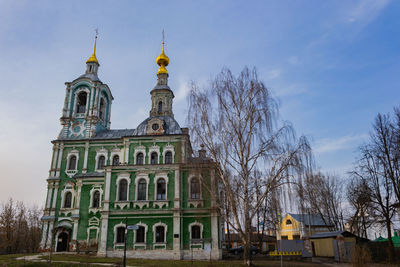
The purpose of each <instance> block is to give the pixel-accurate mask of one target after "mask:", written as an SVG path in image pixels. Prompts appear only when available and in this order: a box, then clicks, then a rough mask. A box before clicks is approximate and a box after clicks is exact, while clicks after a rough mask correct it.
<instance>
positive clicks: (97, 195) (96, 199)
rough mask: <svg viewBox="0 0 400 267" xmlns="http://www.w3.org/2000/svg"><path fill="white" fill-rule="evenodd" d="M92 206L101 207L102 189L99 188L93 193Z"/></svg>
mask: <svg viewBox="0 0 400 267" xmlns="http://www.w3.org/2000/svg"><path fill="white" fill-rule="evenodd" d="M92 207H93V208H98V207H100V191H98V190H96V191H94V193H93V202H92Z"/></svg>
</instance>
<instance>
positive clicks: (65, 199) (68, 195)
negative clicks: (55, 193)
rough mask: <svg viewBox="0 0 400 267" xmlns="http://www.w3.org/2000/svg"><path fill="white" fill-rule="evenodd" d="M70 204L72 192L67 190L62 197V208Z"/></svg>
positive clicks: (69, 206)
mask: <svg viewBox="0 0 400 267" xmlns="http://www.w3.org/2000/svg"><path fill="white" fill-rule="evenodd" d="M71 206H72V193H71V192H67V193H65V197H64V208H71Z"/></svg>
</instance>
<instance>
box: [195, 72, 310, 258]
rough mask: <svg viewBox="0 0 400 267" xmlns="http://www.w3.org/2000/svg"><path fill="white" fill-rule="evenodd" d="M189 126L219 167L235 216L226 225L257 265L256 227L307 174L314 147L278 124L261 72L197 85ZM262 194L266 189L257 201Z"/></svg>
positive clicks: (225, 76)
mask: <svg viewBox="0 0 400 267" xmlns="http://www.w3.org/2000/svg"><path fill="white" fill-rule="evenodd" d="M188 124H189V125H190V130H191V136H192V138H193V140H192V141H193V143H194V144H196V145H200V144H204V145H205V148H206V149H207V150H208V152H209V154H210V157H211V158H212V159H213V160H214V161H215V162H216V166H217V172H218V176H219V178H220V181H221V182H222V184H223V187H224V190H225V197H226V201H227V203H228V205H229V211H230V215H231V216H232V220H229V218H227V217H226V216H225V220H226V221H227V223H228V224H229V225H230V227H231V228H233V229H234V230H235V231H237V232H238V233H239V236H240V238H241V239H242V242H243V244H244V246H245V250H244V252H245V253H244V259H245V263H246V264H247V265H251V258H250V253H249V252H250V251H249V248H250V245H251V240H250V237H251V226H252V225H251V224H252V222H253V220H254V219H255V216H256V215H257V212H258V211H259V209H260V207H261V206H262V205H263V203H265V199H266V198H267V197H268V195H269V193H270V192H272V191H274V190H276V189H277V188H279V187H281V186H282V185H284V184H287V183H289V182H291V181H293V180H294V179H296V177H297V174H298V173H299V172H301V171H302V170H303V165H304V158H305V157H307V156H308V155H309V154H308V153H309V145H308V143H307V141H306V139H305V138H300V140H296V139H295V137H294V131H293V129H292V127H291V125H290V124H289V123H278V106H277V103H276V101H275V100H274V99H273V98H272V97H271V93H270V91H269V90H268V89H267V87H265V85H264V84H263V83H262V82H261V81H259V80H258V76H257V71H256V70H255V69H252V70H249V69H248V68H244V69H243V71H242V72H241V73H240V74H239V75H238V76H234V75H233V74H232V73H231V71H230V70H228V69H224V70H222V72H221V73H220V74H219V75H218V76H217V77H216V78H215V79H213V80H212V81H211V82H210V83H209V84H208V86H206V87H205V88H202V90H200V88H199V87H198V86H197V85H196V84H195V83H193V84H192V90H191V92H190V96H189V109H188ZM255 171H257V172H259V173H260V176H259V177H257V178H256V177H255V176H254V175H253V174H254V173H255ZM256 181H257V183H258V184H257V186H256ZM256 188H262V191H261V192H259V197H257V198H256V192H255V190H256ZM221 211H222V210H221ZM222 215H224V214H223V213H222Z"/></svg>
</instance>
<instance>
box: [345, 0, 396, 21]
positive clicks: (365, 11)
mask: <svg viewBox="0 0 400 267" xmlns="http://www.w3.org/2000/svg"><path fill="white" fill-rule="evenodd" d="M389 2H390V1H389V0H379V1H376V0H363V1H360V2H359V3H358V4H357V5H356V6H355V7H354V8H352V9H350V12H349V14H348V19H347V21H348V22H352V23H353V22H363V23H369V22H371V21H373V20H374V19H375V18H376V17H377V16H378V15H379V14H380V12H381V11H382V10H383V9H384V8H385V7H386V6H387V5H388V4H389Z"/></svg>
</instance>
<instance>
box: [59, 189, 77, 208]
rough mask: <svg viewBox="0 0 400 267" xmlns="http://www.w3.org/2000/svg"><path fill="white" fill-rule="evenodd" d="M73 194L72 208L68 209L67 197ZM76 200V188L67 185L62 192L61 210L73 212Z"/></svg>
mask: <svg viewBox="0 0 400 267" xmlns="http://www.w3.org/2000/svg"><path fill="white" fill-rule="evenodd" d="M68 192H71V207H69V208H66V207H65V195H66V194H67V193H68ZM74 200H75V190H74V186H73V185H71V184H66V185H65V187H64V190H63V191H62V192H61V209H62V210H71V209H73V208H74Z"/></svg>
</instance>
